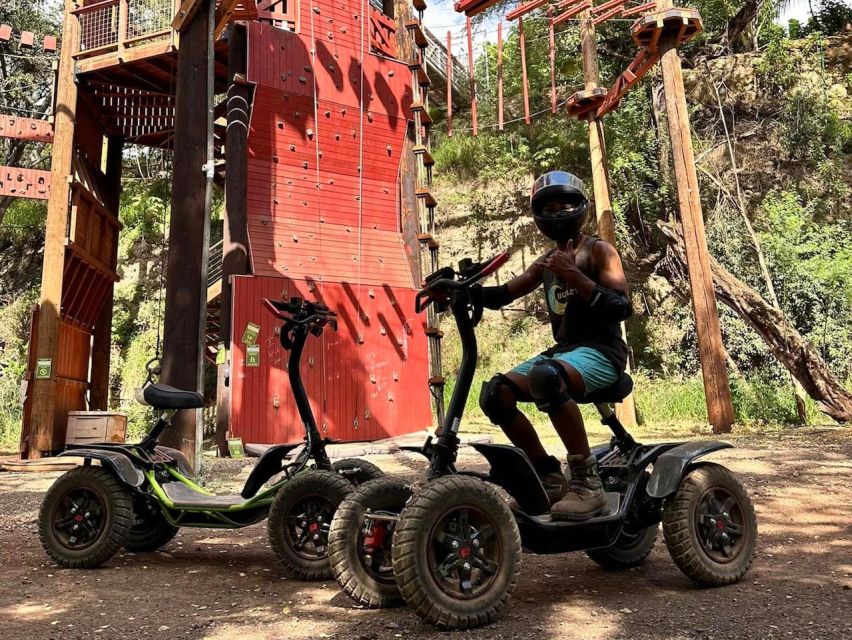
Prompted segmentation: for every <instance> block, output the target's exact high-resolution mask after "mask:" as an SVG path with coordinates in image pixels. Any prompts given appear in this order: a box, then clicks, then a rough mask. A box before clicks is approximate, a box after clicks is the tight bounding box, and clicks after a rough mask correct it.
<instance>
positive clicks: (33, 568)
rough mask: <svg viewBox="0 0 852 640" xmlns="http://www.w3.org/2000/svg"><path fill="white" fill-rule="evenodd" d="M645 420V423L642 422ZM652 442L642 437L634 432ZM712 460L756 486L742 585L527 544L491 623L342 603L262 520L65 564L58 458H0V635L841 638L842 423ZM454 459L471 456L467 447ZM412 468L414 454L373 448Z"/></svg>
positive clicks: (845, 508) (848, 608)
mask: <svg viewBox="0 0 852 640" xmlns="http://www.w3.org/2000/svg"><path fill="white" fill-rule="evenodd" d="M646 435H647V434H646ZM643 439H644V440H645V441H648V442H650V441H652V440H653V439H652V438H651V437H643ZM732 440H733V441H734V442H735V444H736V445H737V449H735V450H733V451H729V452H724V453H723V454H717V455H715V456H714V459H717V460H718V461H720V462H724V463H725V464H727V465H729V466H730V467H731V468H732V469H733V470H734V471H736V472H737V473H738V474H739V477H740V478H741V479H742V480H743V482H744V483H745V484H746V486H747V487H748V489H749V491H750V492H751V494H752V495H753V497H754V501H755V504H756V507H757V514H758V522H759V526H760V542H759V546H758V553H757V558H756V560H755V564H754V566H753V568H752V570H751V572H750V573H749V574H748V575H747V576H746V578H745V579H744V580H743V581H742V582H741V583H740V584H738V585H734V586H731V587H726V588H722V589H714V590H704V589H699V588H697V587H695V586H694V585H693V584H691V583H690V582H689V581H688V580H687V579H686V578H685V577H684V576H683V575H682V574H681V573H679V571H678V570H677V568H676V567H675V566H674V564H673V563H672V561H671V559H670V558H669V556H668V553H667V551H666V548H665V544H664V543H663V542H662V538H661V539H660V540H659V541H658V543H657V546H656V547H655V549H654V552H653V553H652V555H651V557H650V558H649V560H648V562H647V563H646V564H645V565H644V566H643V567H642V568H640V569H636V570H632V571H627V572H624V573H606V572H604V571H602V570H601V569H599V568H598V567H597V566H596V565H595V564H593V563H592V562H591V561H590V560H588V559H587V558H586V557H585V556H584V555H583V554H579V553H575V554H564V555H553V556H534V555H532V554H525V555H524V559H523V565H522V571H521V576H520V579H519V583H518V588H517V590H516V591H515V595H514V597H513V599H512V601H511V603H510V605H509V607H508V608H507V610H506V611H505V613H504V615H503V617H502V618H501V619H500V620H499V621H497V622H496V623H494V624H492V625H490V626H488V627H484V628H481V629H476V630H473V631H468V632H454V633H451V634H442V633H439V632H437V631H435V630H434V629H433V628H431V627H429V626H427V625H425V624H424V623H422V622H420V620H419V619H418V618H417V617H416V616H415V615H414V614H413V613H412V612H411V611H409V610H407V609H405V608H400V609H390V610H384V611H369V610H361V609H356V608H353V606H352V605H351V603H350V601H349V600H348V599H347V598H346V597H345V596H343V595H342V594H341V593H340V592H339V591H338V589H337V585H336V584H335V583H334V582H326V583H305V582H299V581H297V580H293V579H290V578H288V577H286V576H285V575H283V573H282V572H281V571H280V570H279V568H278V567H277V566H276V561H275V559H274V557H273V555H272V553H271V552H270V550H269V548H268V545H267V542H266V531H265V525H264V524H260V525H255V526H253V527H250V528H247V529H242V530H239V531H214V530H191V529H190V530H183V531H182V532H181V533H180V534H179V535H178V537H177V538H176V539H175V540H174V541H172V542H170V543H169V544H168V545H167V546H166V547H165V548H164V549H163V550H162V551H160V552H157V553H152V554H132V553H122V554H120V555H118V556H116V557H115V558H113V560H112V561H111V562H109V563H108V564H107V565H105V566H104V567H102V568H99V569H96V570H76V571H74V570H63V569H59V568H58V567H56V566H55V565H54V564H53V563H52V562H50V561H49V560H48V558H47V556H46V555H45V554H44V552H43V551H42V549H41V546H40V544H39V541H38V535H37V531H36V522H35V520H36V514H37V510H38V507H39V503H40V501H41V498H42V494H43V492H44V491H45V490H46V489H47V488H48V487H49V486H50V483H51V482H52V481H53V480H54V478H55V477H56V476H57V475H58V474H55V473H50V474H47V473H43V474H35V473H27V474H23V473H0V576H2V582H0V625H2V626H0V629H2V633H0V636H2V637H4V638H10V639H11V638H15V639H18V638H22V639H24V638H25V639H32V640H37V639H42V638H44V639H46V638H69V639H70V638H93V637H102V638H128V637H137V638H140V637H141V638H149V637H151V638H199V639H200V638H209V639H219V638H239V639H240V640H253V639H256V638H258V639H259V638H276V639H279V638H341V639H351V640H374V639H377V638H412V639H416V638H433V637H436V636H442V635H448V636H449V637H451V638H583V639H586V638H588V639H607V640H609V639H617V638H625V639H627V638H631V639H645V638H661V639H671V640H675V639H678V640H680V639H687V638H690V639H692V638H708V639H709V638H714V639H715V638H749V639H763V638H767V639H768V638H788V637H793V638H824V639H830V638H836V639H841V638H845V639H850V638H852V615H850V613H852V487H850V478H852V430H849V429H845V430H840V429H808V430H806V431H805V430H800V431H795V432H793V431H790V432H783V433H778V434H775V435H772V436H740V437H735V438H732ZM465 458H469V459H470V460H474V458H473V457H472V456H471V454H466V455H465ZM374 461H375V462H376V463H377V464H379V465H380V466H381V467H383V468H384V469H385V471H387V472H388V473H399V472H403V473H412V472H416V470H418V469H420V468H422V463H421V462H420V461H419V460H417V459H416V458H415V457H412V456H410V455H398V456H377V457H374ZM246 473H247V467H246V464H245V463H244V462H241V461H231V462H216V463H213V464H212V465H211V470H209V471H208V482H209V484H210V485H211V486H214V487H216V488H222V489H225V488H227V487H228V486H232V487H233V486H239V484H240V482H241V481H242V480H243V479H244V478H245V475H246Z"/></svg>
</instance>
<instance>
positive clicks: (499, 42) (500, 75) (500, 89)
mask: <svg viewBox="0 0 852 640" xmlns="http://www.w3.org/2000/svg"><path fill="white" fill-rule="evenodd" d="M497 129H498V130H499V131H503V23H502V22H498V23H497Z"/></svg>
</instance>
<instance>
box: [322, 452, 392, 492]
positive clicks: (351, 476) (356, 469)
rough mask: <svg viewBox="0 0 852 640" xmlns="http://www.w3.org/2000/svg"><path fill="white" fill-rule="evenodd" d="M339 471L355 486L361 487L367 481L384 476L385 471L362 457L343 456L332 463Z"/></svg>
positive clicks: (332, 466)
mask: <svg viewBox="0 0 852 640" xmlns="http://www.w3.org/2000/svg"><path fill="white" fill-rule="evenodd" d="M331 468H332V469H334V470H335V471H336V472H337V473H339V474H340V475H342V476H343V477H344V478H346V479H347V480H348V481H349V482H350V483H351V484H352V485H353V486H355V487H359V486H361V485H362V484H364V483H365V482H369V481H370V480H376V479H377V478H383V477H384V475H385V473H384V471H382V470H381V469H379V468H378V467H377V466H376V465H374V464H373V463H372V462H367V461H366V460H361V459H360V458H343V459H342V460H338V461H337V462H335V463H334V464H332V465H331Z"/></svg>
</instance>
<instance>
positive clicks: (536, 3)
mask: <svg viewBox="0 0 852 640" xmlns="http://www.w3.org/2000/svg"><path fill="white" fill-rule="evenodd" d="M549 1H550V0H532V2H527V3H524V4H522V5H520V6H519V7H517V8H516V9H513V10H512V11H510V12H509V13H507V14H506V20H516V19H517V18H520V17H522V16H525V15H527V14H528V13H529V12H530V11H534V10H535V9H538V8H539V7H541V6H543V5H545V4H547V3H548V2H549Z"/></svg>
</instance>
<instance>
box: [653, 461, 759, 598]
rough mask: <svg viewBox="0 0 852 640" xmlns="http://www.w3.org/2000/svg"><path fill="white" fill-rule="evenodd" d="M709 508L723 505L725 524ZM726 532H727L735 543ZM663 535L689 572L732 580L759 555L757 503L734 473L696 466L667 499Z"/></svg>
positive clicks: (703, 578) (707, 579) (700, 578)
mask: <svg viewBox="0 0 852 640" xmlns="http://www.w3.org/2000/svg"><path fill="white" fill-rule="evenodd" d="M723 497H724V498H723ZM705 509H711V510H720V513H721V514H722V515H724V516H725V518H724V519H723V523H722V525H719V523H718V520H719V519H717V518H714V517H713V513H712V512H708V511H705ZM710 523H712V526H711V524H710ZM735 533H736V535H735ZM722 534H727V535H728V540H729V541H730V544H726V543H725V541H724V540H722V538H721V536H722ZM663 535H664V537H665V540H666V546H667V547H668V549H669V553H670V554H671V556H672V559H673V560H674V561H675V564H677V566H678V568H679V569H680V570H681V571H682V572H683V573H684V574H686V576H687V577H689V578H690V579H692V580H693V581H695V582H697V583H698V584H701V585H703V586H708V587H719V586H724V585H728V584H733V583H734V582H738V581H739V580H740V579H741V578H742V577H743V576H744V575H745V574H746V572H747V571H748V570H749V567H751V563H752V560H753V559H754V549H755V546H756V544H757V518H756V517H755V514H754V505H752V502H751V499H750V498H749V496H748V493H747V492H746V490H745V488H744V487H743V486H742V484H740V482H739V480H737V478H736V477H735V476H734V474H733V473H731V472H730V471H729V470H728V469H726V468H725V467H723V466H721V465H718V464H713V463H705V464H702V465H700V466H697V467H695V468H694V469H692V470H691V471H690V472H689V473H688V474H687V475H686V477H684V478H683V480H681V483H680V486H679V487H678V490H677V491H676V492H675V493H674V495H672V496H670V497H669V498H668V499H667V500H666V503H665V506H664V508H663Z"/></svg>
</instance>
